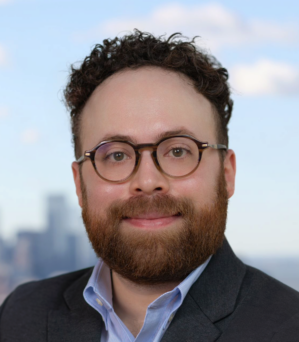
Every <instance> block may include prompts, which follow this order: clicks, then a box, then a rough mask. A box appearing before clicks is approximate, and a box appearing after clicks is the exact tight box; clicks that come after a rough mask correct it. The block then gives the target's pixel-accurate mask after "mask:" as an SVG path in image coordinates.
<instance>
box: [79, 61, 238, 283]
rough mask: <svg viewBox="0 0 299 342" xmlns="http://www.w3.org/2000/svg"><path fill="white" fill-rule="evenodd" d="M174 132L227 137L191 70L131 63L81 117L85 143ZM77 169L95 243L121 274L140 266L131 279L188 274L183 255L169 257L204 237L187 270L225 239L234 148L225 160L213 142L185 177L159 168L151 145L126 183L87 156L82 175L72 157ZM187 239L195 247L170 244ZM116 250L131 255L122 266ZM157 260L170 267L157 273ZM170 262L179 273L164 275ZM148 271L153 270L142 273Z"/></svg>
mask: <svg viewBox="0 0 299 342" xmlns="http://www.w3.org/2000/svg"><path fill="white" fill-rule="evenodd" d="M175 131H181V133H183V134H184V133H185V134H190V135H192V136H193V137H194V138H196V139H198V140H200V141H203V142H209V143H221V142H219V141H217V137H216V127H215V121H214V115H213V109H212V106H211V104H210V102H209V101H208V100H207V99H206V98H204V97H203V96H202V95H201V94H199V93H197V92H196V91H195V89H194V88H193V86H192V85H191V82H189V81H188V80H187V79H186V78H185V77H184V76H182V75H180V74H177V73H174V72H169V71H165V70H162V69H159V68H140V69H137V70H126V71H123V72H120V73H118V74H115V75H113V76H112V77H110V78H108V79H107V80H105V82H104V83H102V84H101V85H100V86H99V87H98V88H97V89H96V90H95V91H94V93H93V94H92V96H91V97H90V99H89V100H88V102H87V104H86V105H85V107H84V110H83V113H82V121H81V142H82V150H83V151H86V150H88V149H91V148H93V147H94V146H95V145H97V144H98V143H99V142H101V141H103V140H107V139H110V138H111V137H114V136H126V137H128V139H129V140H130V141H132V142H134V143H136V144H142V143H155V142H157V141H158V140H159V138H160V137H161V136H163V135H165V134H167V133H169V132H175ZM73 173H74V179H75V184H76V191H77V195H78V199H79V204H80V205H81V207H83V218H84V221H85V224H86V228H87V231H88V233H89V237H90V239H91V242H92V243H93V247H94V248H95V250H96V252H98V253H99V254H100V256H102V257H103V259H104V261H106V262H107V263H108V265H109V266H110V267H111V268H113V269H114V270H116V271H118V272H119V273H120V274H122V273H121V272H122V270H123V269H124V268H125V266H126V265H130V267H131V268H129V269H125V270H124V271H123V274H122V275H123V276H125V277H127V278H129V279H130V273H132V272H133V270H134V269H135V270H136V268H137V267H138V265H140V269H139V270H138V272H137V273H136V274H135V275H132V277H131V280H134V281H136V282H138V277H139V279H140V282H143V283H149V282H150V280H149V278H150V277H152V278H153V279H156V280H155V282H156V283H158V282H163V281H170V280H171V279H170V278H171V277H172V278H173V277H174V274H178V276H177V277H178V278H182V277H184V276H185V275H186V274H182V269H184V268H186V267H185V266H186V265H185V266H184V267H183V268H182V267H181V270H180V271H179V270H176V269H175V265H174V264H175V263H176V262H175V263H173V262H172V263H170V262H169V263H168V264H167V260H176V259H175V258H176V256H177V259H178V260H177V261H178V262H177V263H179V260H180V259H181V258H182V253H184V254H186V253H188V252H187V249H188V250H190V241H189V240H190V239H195V240H196V242H194V244H197V246H196V245H194V251H193V252H192V251H190V252H192V253H193V254H194V253H195V252H196V250H198V249H199V248H198V246H201V247H200V248H201V249H205V246H208V247H209V248H207V250H204V251H200V253H199V254H198V256H197V260H195V261H194V262H193V264H192V265H191V263H190V258H189V259H188V257H187V259H188V263H189V264H188V265H189V266H188V267H189V269H188V270H187V271H185V272H186V273H187V274H188V273H189V272H190V271H191V270H192V269H194V268H195V267H196V266H198V265H199V264H200V263H202V262H203V261H204V260H205V259H206V258H207V257H208V256H209V255H210V254H211V253H214V252H215V249H217V248H218V247H219V245H221V242H222V239H223V233H224V229H225V219H226V206H227V198H228V197H230V196H231V195H232V194H233V191H234V177H235V157H234V154H233V152H232V151H229V152H228V153H227V156H226V158H225V160H224V163H223V162H222V161H221V159H220V158H219V152H218V151H216V150H213V149H211V148H208V149H207V150H205V151H204V153H203V155H202V159H201V162H200V165H199V167H198V168H197V170H196V171H195V172H194V173H192V174H191V175H189V176H187V177H183V178H170V177H168V176H166V175H164V174H162V173H160V172H159V171H158V170H157V169H156V167H155V165H154V163H153V161H152V159H151V156H150V151H144V152H142V159H141V163H140V166H139V169H138V171H137V173H136V174H134V176H133V177H132V178H130V179H129V180H128V181H126V182H124V183H120V184H117V183H109V182H107V181H105V180H103V179H101V178H100V177H99V176H98V175H97V174H96V172H95V170H94V169H93V166H92V163H91V162H90V161H85V162H84V163H83V165H82V169H81V176H80V172H79V166H78V165H77V164H76V163H73ZM162 208H164V209H162ZM171 208H174V209H171ZM122 210H123V211H124V214H123V215H122V212H121V211H122ZM192 217H193V218H194V219H192ZM209 222H210V225H211V227H210V228H209ZM186 232H187V233H186ZM198 232H200V234H199V235H198ZM190 234H191V235H190ZM192 234H193V235H192ZM194 234H195V235H194ZM116 236H117V238H116ZM184 236H185V239H184ZM187 236H188V237H189V238H188V239H187V238H186V237H187ZM105 237H107V239H106V240H107V241H108V242H107V243H106V245H103V244H102V242H101V241H104V240H105ZM108 237H109V238H108ZM113 239H114V240H113ZM204 239H205V240H204ZM184 240H185V242H186V244H187V243H188V244H189V246H188V248H187V246H185V247H186V248H182V249H181V255H179V253H178V252H177V251H174V250H173V248H171V245H172V246H176V250H177V249H178V248H180V247H179V245H180V244H178V243H177V242H178V241H184ZM199 240H202V245H200V242H199ZM130 241H131V242H130ZM160 242H161V243H160ZM162 242H163V243H162ZM117 243H118V244H117ZM113 244H114V247H115V251H114V255H111V250H109V251H107V250H105V249H107V248H109V246H110V247H111V246H112V245H113ZM126 244H127V245H126ZM167 244H168V245H167ZM191 244H192V243H191ZM133 248H134V249H133ZM120 253H123V254H122V255H120ZM169 253H172V254H171V255H169ZM175 254H176V256H175ZM167 255H168V256H167ZM117 257H119V260H120V261H121V260H123V258H124V257H125V258H126V260H125V262H122V264H121V265H116V264H115V259H116V258H117ZM106 258H107V260H106ZM109 258H111V259H113V260H114V261H113V260H108V259H109ZM134 258H135V260H130V259H134ZM194 263H195V264H196V265H195V264H194ZM158 265H162V266H163V267H162V266H161V267H160V268H161V269H160V270H159V272H160V273H161V274H164V278H163V277H162V278H163V279H162V278H161V277H160V278H159V275H158V274H154V273H153V269H157V268H159V267H158ZM151 266H152V267H151ZM167 268H172V269H171V270H170V273H171V275H172V276H171V275H170V274H169V275H168V277H167V276H166V277H165V272H166V269H167ZM146 270H149V271H148V273H147V274H146V275H145V276H144V277H143V280H141V278H142V273H146ZM180 272H181V273H180ZM166 273H167V272H166ZM159 279H160V280H159ZM172 280H179V279H172Z"/></svg>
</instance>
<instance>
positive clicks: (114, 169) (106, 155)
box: [76, 135, 227, 183]
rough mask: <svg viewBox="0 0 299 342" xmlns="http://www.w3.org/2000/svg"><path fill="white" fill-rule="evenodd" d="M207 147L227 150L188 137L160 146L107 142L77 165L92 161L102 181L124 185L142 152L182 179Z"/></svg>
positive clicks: (165, 171)
mask: <svg viewBox="0 0 299 342" xmlns="http://www.w3.org/2000/svg"><path fill="white" fill-rule="evenodd" d="M208 147H211V148H213V149H216V150H227V147H226V146H225V145H221V144H208V143H203V142H201V141H198V140H196V139H194V138H193V137H191V136H189V135H176V136H171V137H166V138H163V139H161V140H160V141H159V142H158V143H157V144H138V145H135V144H133V143H131V142H130V141H122V140H107V141H102V142H101V143H99V144H98V145H97V146H96V147H95V148H93V149H92V150H89V151H86V152H85V153H84V155H83V156H81V157H80V158H79V159H78V160H76V162H77V163H82V162H84V161H85V160H87V159H90V160H91V162H92V164H93V167H94V169H95V171H96V173H97V174H98V175H99V176H100V177H101V178H102V179H104V180H106V181H108V182H115V183H121V182H125V181H127V180H128V179H129V178H130V177H131V176H132V175H133V174H134V173H136V172H137V170H138V167H139V164H140V160H141V152H142V151H144V150H150V151H151V156H152V159H153V162H154V164H155V166H156V168H157V169H158V170H159V171H160V172H162V173H164V174H165V175H167V176H169V177H173V178H180V177H185V176H188V175H190V174H191V173H192V172H194V171H195V170H196V169H197V167H198V165H199V162H200V160H201V156H202V152H203V151H204V150H205V149H206V148H208Z"/></svg>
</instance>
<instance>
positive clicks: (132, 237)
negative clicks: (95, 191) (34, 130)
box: [81, 170, 228, 285]
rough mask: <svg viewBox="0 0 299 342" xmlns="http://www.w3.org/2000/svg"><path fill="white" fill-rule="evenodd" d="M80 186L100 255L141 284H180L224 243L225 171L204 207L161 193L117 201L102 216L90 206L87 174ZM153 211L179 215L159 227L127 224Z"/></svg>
mask: <svg viewBox="0 0 299 342" xmlns="http://www.w3.org/2000/svg"><path fill="white" fill-rule="evenodd" d="M81 186H82V195H83V206H82V218H83V221H84V224H85V227H86V231H87V234H88V237H89V240H90V242H91V244H92V247H93V249H94V251H95V253H96V254H97V256H98V257H100V258H102V260H103V261H104V262H105V263H106V264H107V265H108V266H109V267H110V269H111V270H113V271H115V272H116V273H118V274H119V275H120V276H122V277H123V278H126V279H128V280H130V281H132V282H134V283H136V284H140V285H157V284H164V283H167V282H180V281H182V280H183V279H184V278H185V277H186V276H187V275H188V274H189V273H191V272H192V271H193V270H194V269H196V268H197V267H198V266H200V265H201V264H203V263H204V262H205V261H206V260H207V259H208V257H209V256H210V255H213V254H215V252H216V251H217V250H218V249H219V247H221V245H222V243H223V240H224V232H225V226H226V217H227V205H228V196H227V190H226V182H225V178H224V171H223V170H221V172H220V174H219V176H218V182H217V187H216V189H215V196H214V197H215V198H214V201H213V203H212V204H210V205H208V204H207V205H205V206H203V207H202V208H200V209H197V208H195V206H194V204H193V202H192V201H191V200H190V199H188V198H175V197H173V196H171V195H165V194H158V195H153V196H151V197H149V196H144V195H139V196H135V197H131V198H130V199H128V200H126V201H123V200H122V201H121V200H117V201H115V202H114V203H113V204H111V205H110V206H109V207H108V209H107V210H106V212H105V214H99V212H98V211H96V210H95V209H92V208H90V207H89V205H88V195H87V193H86V189H85V186H84V183H83V179H82V177H81ZM152 212H155V213H158V214H161V215H163V216H173V215H176V216H179V218H180V219H179V220H176V221H175V222H174V223H173V224H172V225H171V226H170V227H164V228H161V229H157V230H154V231H147V230H142V229H138V228H133V227H130V226H129V227H128V226H127V225H126V224H125V220H126V218H130V217H136V216H138V215H142V214H145V213H152Z"/></svg>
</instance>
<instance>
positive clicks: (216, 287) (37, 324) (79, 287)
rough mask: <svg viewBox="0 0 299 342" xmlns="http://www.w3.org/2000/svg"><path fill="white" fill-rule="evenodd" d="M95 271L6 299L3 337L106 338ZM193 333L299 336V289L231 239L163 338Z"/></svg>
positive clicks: (254, 340)
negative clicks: (92, 288) (236, 249)
mask: <svg viewBox="0 0 299 342" xmlns="http://www.w3.org/2000/svg"><path fill="white" fill-rule="evenodd" d="M294 271H295V270H294ZM91 272H92V269H87V270H81V271H78V272H74V273H69V274H65V275H62V276H59V277H55V278H51V279H46V280H42V281H38V282H32V283H28V284H25V285H21V286H19V287H18V288H17V289H16V290H15V291H14V292H13V293H12V294H11V295H10V296H9V297H8V298H7V300H6V301H5V302H4V303H3V305H2V307H1V310H0V341H1V342H46V341H47V342H82V341H87V342H99V341H100V336H101V329H102V328H103V322H102V319H101V316H100V314H99V313H98V312H97V311H95V310H94V309H93V308H91V307H90V306H89V305H88V304H87V303H86V302H85V301H84V298H83V295H82V292H83V289H84V287H85V285H86V283H87V281H88V279H89V277H90V275H91ZM193 341H194V342H200V341H201V342H212V341H219V342H266V341H267V342H268V341H271V342H298V341H299V293H298V292H296V291H295V290H293V289H291V288H289V287H287V286H286V285H284V284H282V283H280V282H278V281H277V280H275V279H273V278H271V277H269V276H267V275H266V274H264V273H262V272H260V271H258V270H256V269H254V268H251V267H248V266H246V265H244V264H243V263H242V262H241V261H240V260H239V259H238V258H237V257H236V256H235V255H234V253H233V251H232V250H231V248H230V246H229V244H228V243H227V241H225V242H224V244H223V247H222V248H220V249H219V251H218V252H217V253H216V254H215V255H214V256H213V257H212V259H211V261H210V263H209V264H208V266H207V268H206V269H205V271H204V272H203V273H202V275H201V276H200V278H199V280H198V281H197V282H196V283H194V285H193V286H192V287H191V289H190V291H189V293H188V294H187V296H186V298H185V300H184V302H183V304H182V306H181V307H180V309H179V310H178V311H177V313H176V315H175V317H174V319H173V321H172V323H171V324H170V326H169V328H168V329H167V331H166V333H165V335H164V337H163V338H162V342H193ZM145 342H150V341H145Z"/></svg>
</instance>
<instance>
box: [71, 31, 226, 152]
mask: <svg viewBox="0 0 299 342" xmlns="http://www.w3.org/2000/svg"><path fill="white" fill-rule="evenodd" d="M195 38H196V37H194V38H193V39H192V40H191V41H187V40H186V39H185V38H184V37H183V36H182V35H181V33H174V34H172V35H171V36H170V37H169V38H168V39H166V38H165V36H160V37H155V36H153V35H152V34H150V33H146V32H141V31H139V30H137V29H135V30H134V32H133V33H131V34H128V35H124V36H123V37H120V38H118V37H116V38H114V39H105V40H104V41H103V44H97V45H95V47H94V49H93V50H92V51H91V53H90V55H89V56H87V57H86V58H85V59H84V61H83V62H82V64H81V65H80V67H78V68H76V67H74V65H72V66H71V72H70V76H69V81H68V84H67V86H66V88H65V90H64V97H65V101H66V105H67V107H68V109H69V110H70V115H71V127H72V134H73V143H74V149H75V156H76V158H78V157H80V155H81V153H82V151H81V146H80V117H81V115H80V114H81V113H82V110H83V108H84V106H85V104H86V102H87V100H88V99H89V98H90V96H91V94H92V93H93V91H94V90H95V88H96V87H97V86H98V85H100V84H101V83H102V82H103V81H104V80H105V79H107V78H108V77H109V76H111V75H113V74H115V73H117V72H118V71H120V70H123V69H128V68H130V69H137V68H140V67H143V66H154V67H160V68H163V69H167V70H172V71H174V72H179V73H181V74H184V75H186V76H187V77H188V78H189V79H190V80H191V81H192V83H193V85H194V87H195V89H196V90H197V91H198V92H199V93H201V94H202V95H203V96H205V97H206V98H207V99H208V100H209V101H210V103H211V104H212V106H213V107H214V112H215V115H214V116H215V118H216V129H217V136H218V139H219V141H218V143H222V144H226V145H228V127H227V126H228V122H229V120H230V117H231V113H232V108H233V101H232V99H231V98H230V88H229V85H228V82H227V81H228V72H227V70H226V69H225V68H223V67H222V66H221V64H220V63H219V62H218V61H217V60H216V58H215V57H213V56H211V55H209V54H208V53H206V52H204V51H202V50H200V49H199V48H198V47H196V45H195Z"/></svg>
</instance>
